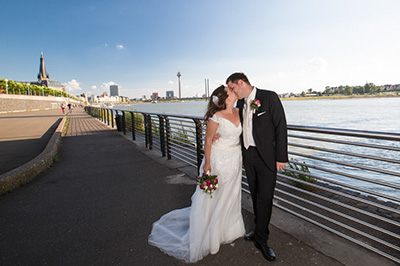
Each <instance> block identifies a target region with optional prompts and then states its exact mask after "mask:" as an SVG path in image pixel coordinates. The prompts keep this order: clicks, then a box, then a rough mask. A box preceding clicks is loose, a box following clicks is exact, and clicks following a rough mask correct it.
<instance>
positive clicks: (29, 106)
mask: <svg viewBox="0 0 400 266" xmlns="http://www.w3.org/2000/svg"><path fill="white" fill-rule="evenodd" d="M69 102H70V103H72V104H74V103H75V104H80V102H78V101H76V100H72V99H69V98H63V97H54V96H27V95H12V94H0V113H7V112H23V111H34V110H43V109H55V108H60V106H61V104H62V103H64V104H68V103H69Z"/></svg>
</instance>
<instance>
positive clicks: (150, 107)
mask: <svg viewBox="0 0 400 266" xmlns="http://www.w3.org/2000/svg"><path fill="white" fill-rule="evenodd" d="M282 104H283V106H284V109H285V113H286V119H287V123H288V124H290V125H302V126H320V127H330V128H345V129H356V130H371V131H382V132H396V133H398V132H400V97H392V98H352V99H341V100H326V99H324V100H283V101H282ZM118 108H121V109H122V108H123V107H122V106H121V107H118ZM125 108H126V109H131V110H137V111H144V112H155V113H166V114H185V115H196V116H203V115H204V113H205V111H206V108H207V102H205V101H191V102H189V101H188V102H171V103H157V104H135V105H130V106H126V107H125ZM125 108H124V109H125Z"/></svg>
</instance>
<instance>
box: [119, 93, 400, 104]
mask: <svg viewBox="0 0 400 266" xmlns="http://www.w3.org/2000/svg"><path fill="white" fill-rule="evenodd" d="M393 97H400V93H399V94H395V95H332V96H311V97H290V98H280V99H281V100H282V101H302V100H345V99H355V98H393ZM192 101H196V102H201V101H205V99H204V98H183V99H175V100H158V103H173V102H192ZM148 103H153V102H143V101H131V102H129V103H114V105H129V104H148Z"/></svg>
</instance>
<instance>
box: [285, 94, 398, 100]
mask: <svg viewBox="0 0 400 266" xmlns="http://www.w3.org/2000/svg"><path fill="white" fill-rule="evenodd" d="M393 97H400V93H398V94H394V95H335V96H312V97H290V98H281V100H283V101H291V100H345V99H357V98H360V99H361V98H393Z"/></svg>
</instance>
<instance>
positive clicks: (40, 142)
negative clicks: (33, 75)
mask: <svg viewBox="0 0 400 266" xmlns="http://www.w3.org/2000/svg"><path fill="white" fill-rule="evenodd" d="M62 117H63V114H62V111H61V109H52V110H43V111H35V112H18V113H5V114H0V175H1V174H4V173H6V172H8V171H10V170H12V169H14V168H17V167H18V166H21V165H23V164H25V163H27V162H29V161H30V160H32V159H33V158H35V157H36V156H37V155H39V154H40V153H41V152H42V151H43V149H44V148H45V147H46V145H47V143H48V141H49V140H50V138H51V136H52V134H53V132H54V130H55V129H56V128H57V126H58V124H59V123H60V121H61V118H62Z"/></svg>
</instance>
